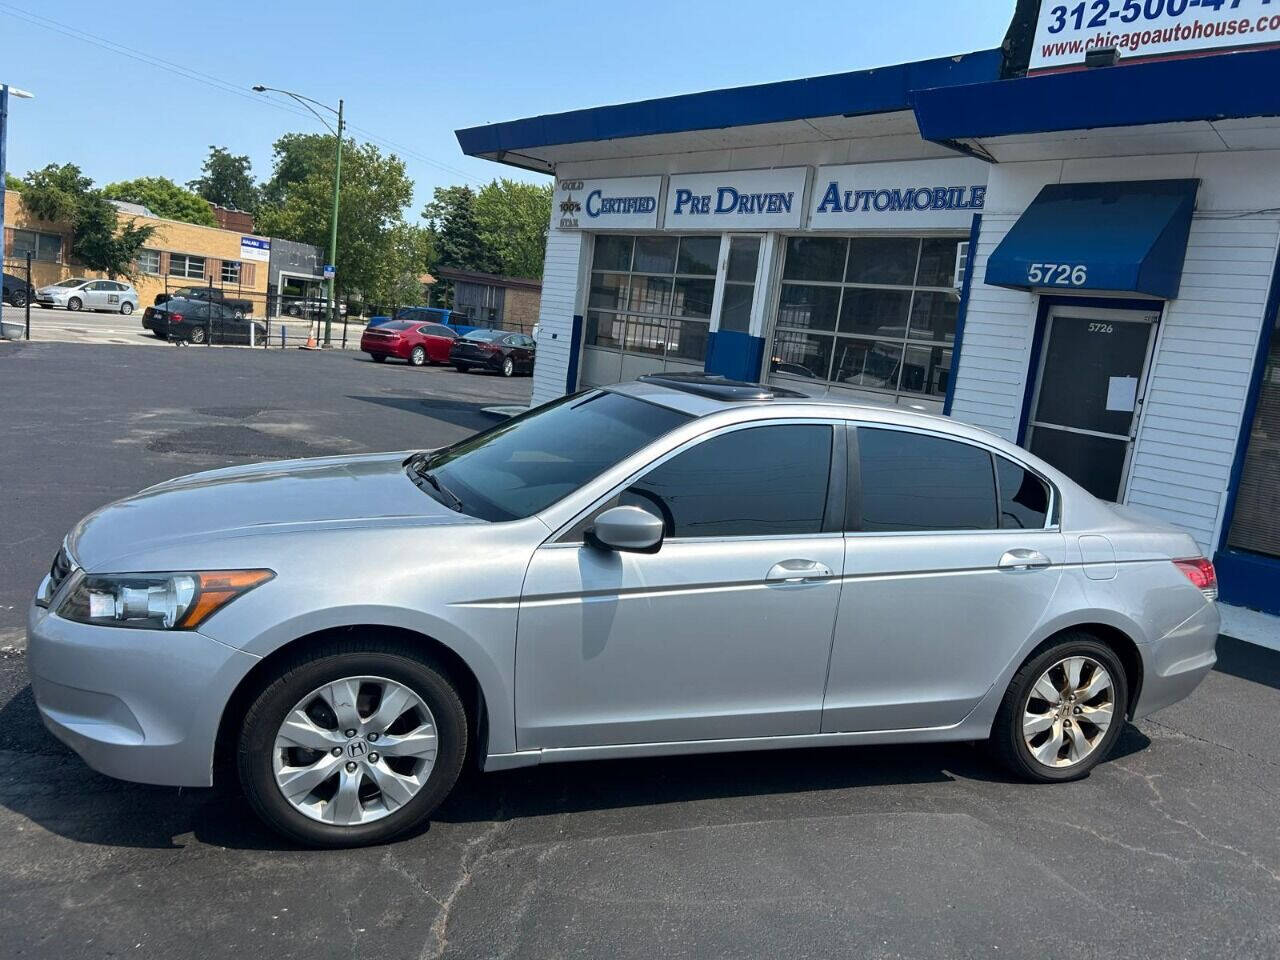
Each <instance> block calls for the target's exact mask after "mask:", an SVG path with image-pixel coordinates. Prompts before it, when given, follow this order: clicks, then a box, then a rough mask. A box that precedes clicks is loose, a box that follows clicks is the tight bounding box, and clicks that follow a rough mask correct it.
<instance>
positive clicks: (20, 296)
mask: <svg viewBox="0 0 1280 960" xmlns="http://www.w3.org/2000/svg"><path fill="white" fill-rule="evenodd" d="M9 303H10V304H11V305H13V306H15V307H25V306H26V305H27V295H26V294H25V293H23V292H22V291H21V290H15V291H13V293H12V294H11V295H10V297H9Z"/></svg>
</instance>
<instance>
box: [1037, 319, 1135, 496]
mask: <svg viewBox="0 0 1280 960" xmlns="http://www.w3.org/2000/svg"><path fill="white" fill-rule="evenodd" d="M1156 319H1157V315H1156V314H1150V315H1145V314H1141V313H1136V312H1133V311H1117V310H1087V309H1076V310H1069V309H1064V310H1061V311H1055V312H1054V313H1052V314H1051V315H1050V317H1049V322H1048V327H1047V330H1046V332H1045V346H1044V352H1043V357H1042V360H1041V366H1040V380H1039V384H1038V387H1037V389H1036V398H1035V402H1034V404H1033V406H1032V413H1031V422H1030V426H1029V429H1028V432H1027V448H1028V449H1029V450H1030V451H1031V452H1032V453H1034V454H1035V455H1036V456H1038V457H1041V458H1042V459H1044V460H1047V461H1048V462H1049V463H1051V464H1053V465H1054V466H1055V467H1057V468H1058V469H1059V470H1061V471H1062V472H1063V473H1065V474H1066V475H1067V476H1069V477H1071V479H1073V480H1075V481H1076V483H1078V484H1080V485H1081V486H1082V487H1084V488H1085V489H1086V490H1088V491H1089V492H1090V493H1092V494H1093V495H1094V496H1096V497H1100V498H1102V499H1103V500H1111V501H1118V500H1120V498H1121V495H1122V494H1123V492H1124V482H1125V475H1126V473H1127V470H1128V463H1129V455H1130V451H1131V449H1132V447H1133V439H1134V435H1135V432H1136V430H1137V424H1138V410H1139V408H1140V405H1141V403H1142V386H1143V382H1144V380H1145V376H1146V370H1147V363H1148V358H1149V356H1150V353H1151V343H1152V340H1153V339H1154V336H1155V321H1156Z"/></svg>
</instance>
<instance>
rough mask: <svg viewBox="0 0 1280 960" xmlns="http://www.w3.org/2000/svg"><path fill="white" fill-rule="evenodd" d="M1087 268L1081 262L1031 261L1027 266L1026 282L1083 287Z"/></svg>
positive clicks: (1037, 284) (1086, 278) (1036, 284)
mask: <svg viewBox="0 0 1280 960" xmlns="http://www.w3.org/2000/svg"><path fill="white" fill-rule="evenodd" d="M1088 279H1089V268H1088V267H1087V266H1085V265H1084V264H1083V263H1033V264H1031V265H1030V266H1029V267H1027V282H1028V283H1030V284H1031V285H1032V286H1033V287H1083V286H1084V285H1085V283H1086V282H1087V281H1088Z"/></svg>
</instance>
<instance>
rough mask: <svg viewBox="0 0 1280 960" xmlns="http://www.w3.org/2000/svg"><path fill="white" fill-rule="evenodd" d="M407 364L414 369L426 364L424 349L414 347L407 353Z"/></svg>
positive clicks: (425, 351)
mask: <svg viewBox="0 0 1280 960" xmlns="http://www.w3.org/2000/svg"><path fill="white" fill-rule="evenodd" d="M409 362H410V363H411V364H413V365H414V366H415V367H420V366H422V365H423V364H425V363H426V362H427V350H426V348H425V347H421V346H418V347H414V348H413V349H412V350H410V351H409Z"/></svg>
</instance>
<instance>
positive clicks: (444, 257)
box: [422, 187, 502, 273]
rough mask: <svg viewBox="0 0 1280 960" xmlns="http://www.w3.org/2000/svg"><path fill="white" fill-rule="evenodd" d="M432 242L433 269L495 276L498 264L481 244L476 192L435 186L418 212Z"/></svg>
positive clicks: (493, 256)
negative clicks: (473, 271)
mask: <svg viewBox="0 0 1280 960" xmlns="http://www.w3.org/2000/svg"><path fill="white" fill-rule="evenodd" d="M422 217H423V219H425V220H426V221H427V227H428V229H430V231H431V234H432V237H433V238H434V241H435V260H434V261H433V266H440V267H452V268H453V269H455V270H479V271H480V272H482V273H497V272H498V271H499V270H500V269H501V266H502V265H501V263H500V261H499V260H498V257H497V255H496V254H495V253H494V251H493V250H491V249H490V248H489V247H488V246H487V245H486V244H485V242H484V238H483V236H482V232H481V227H480V218H479V217H478V216H477V214H476V192H475V191H474V190H472V189H471V188H470V187H436V189H435V193H434V195H433V197H432V200H431V202H430V203H428V204H427V205H426V207H424V208H423V210H422Z"/></svg>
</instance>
